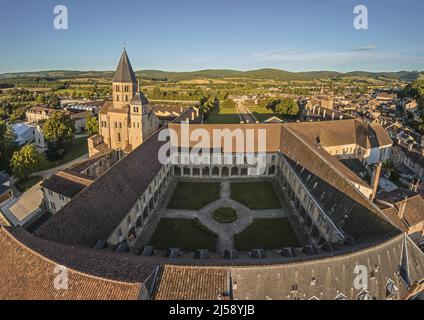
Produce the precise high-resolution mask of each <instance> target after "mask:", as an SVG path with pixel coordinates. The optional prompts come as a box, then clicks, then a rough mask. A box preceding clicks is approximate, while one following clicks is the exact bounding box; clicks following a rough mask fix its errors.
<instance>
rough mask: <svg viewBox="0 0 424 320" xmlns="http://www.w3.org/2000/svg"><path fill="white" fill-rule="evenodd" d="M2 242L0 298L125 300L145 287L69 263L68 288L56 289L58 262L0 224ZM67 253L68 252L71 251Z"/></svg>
mask: <svg viewBox="0 0 424 320" xmlns="http://www.w3.org/2000/svg"><path fill="white" fill-rule="evenodd" d="M17 232H18V233H19V232H20V231H17ZM23 232H26V231H23ZM36 241H37V240H35V242H36ZM0 243H1V247H2V248H1V250H0V274H1V277H0V299H1V300H9V299H22V300H26V299H32V300H38V299H42V300H45V299H72V300H85V299H87V300H88V299H96V300H97V299H99V300H100V299H107V300H116V299H125V300H126V299H138V298H139V295H140V292H141V289H142V284H141V283H128V282H121V281H115V280H110V279H105V278H100V277H97V276H94V275H91V274H86V273H83V272H79V271H76V270H75V269H73V268H72V267H70V266H69V265H66V268H67V272H68V289H62V290H57V289H56V288H55V279H56V277H57V276H58V275H59V273H55V268H56V267H57V266H58V263H57V262H55V261H53V260H51V259H49V258H47V257H46V256H44V255H42V254H39V253H38V252H36V251H34V250H33V249H31V248H30V247H28V246H27V245H26V244H24V243H22V242H20V241H19V240H18V239H16V238H15V237H14V236H13V235H12V234H11V233H10V232H9V231H7V230H6V229H5V228H4V227H0ZM93 253H94V252H93ZM65 254H69V252H66V253H65ZM74 258H75V256H74ZM93 258H94V256H93ZM90 260H91V259H90ZM59 265H60V264H59ZM62 274H63V271H62Z"/></svg>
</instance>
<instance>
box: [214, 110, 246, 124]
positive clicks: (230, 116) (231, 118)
mask: <svg viewBox="0 0 424 320" xmlns="http://www.w3.org/2000/svg"><path fill="white" fill-rule="evenodd" d="M206 123H209V124H223V123H230V124H231V123H240V117H239V115H238V112H237V110H236V108H214V109H213V110H212V112H211V113H210V114H209V117H208V119H207V121H206Z"/></svg>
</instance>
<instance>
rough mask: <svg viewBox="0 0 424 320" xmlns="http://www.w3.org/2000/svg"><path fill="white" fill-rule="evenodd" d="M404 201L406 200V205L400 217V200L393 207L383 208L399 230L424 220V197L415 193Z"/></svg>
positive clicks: (406, 229) (406, 228) (404, 229)
mask: <svg viewBox="0 0 424 320" xmlns="http://www.w3.org/2000/svg"><path fill="white" fill-rule="evenodd" d="M404 201H406V207H405V211H404V216H403V218H402V219H400V217H399V214H398V213H399V208H400V204H401V201H398V202H396V203H395V205H394V206H393V207H389V208H386V209H383V212H384V214H386V215H387V216H389V217H390V219H391V220H392V221H395V222H396V225H397V226H398V227H399V228H400V229H401V230H403V231H408V229H409V228H410V227H413V226H415V225H417V224H419V223H423V222H424V198H423V196H422V195H421V194H417V195H415V196H412V197H410V198H408V199H407V200H404Z"/></svg>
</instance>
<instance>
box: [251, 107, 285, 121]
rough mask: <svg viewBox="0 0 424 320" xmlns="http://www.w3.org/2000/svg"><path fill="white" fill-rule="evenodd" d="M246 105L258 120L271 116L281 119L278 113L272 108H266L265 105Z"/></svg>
mask: <svg viewBox="0 0 424 320" xmlns="http://www.w3.org/2000/svg"><path fill="white" fill-rule="evenodd" d="M247 107H248V108H249V110H250V111H251V112H252V114H253V115H254V116H255V117H256V118H257V119H258V120H259V121H260V122H264V121H265V120H267V119H269V118H271V117H273V116H275V117H277V118H280V119H282V117H281V115H280V114H279V113H275V112H274V111H273V110H271V109H268V108H266V107H260V106H247Z"/></svg>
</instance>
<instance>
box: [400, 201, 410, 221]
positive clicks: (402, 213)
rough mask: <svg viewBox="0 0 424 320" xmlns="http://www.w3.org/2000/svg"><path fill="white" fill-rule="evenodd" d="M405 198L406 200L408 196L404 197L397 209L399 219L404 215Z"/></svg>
mask: <svg viewBox="0 0 424 320" xmlns="http://www.w3.org/2000/svg"><path fill="white" fill-rule="evenodd" d="M407 200H408V198H405V200H403V201H401V202H400V203H399V209H398V217H399V219H403V216H404V215H405V208H406V201H407Z"/></svg>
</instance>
